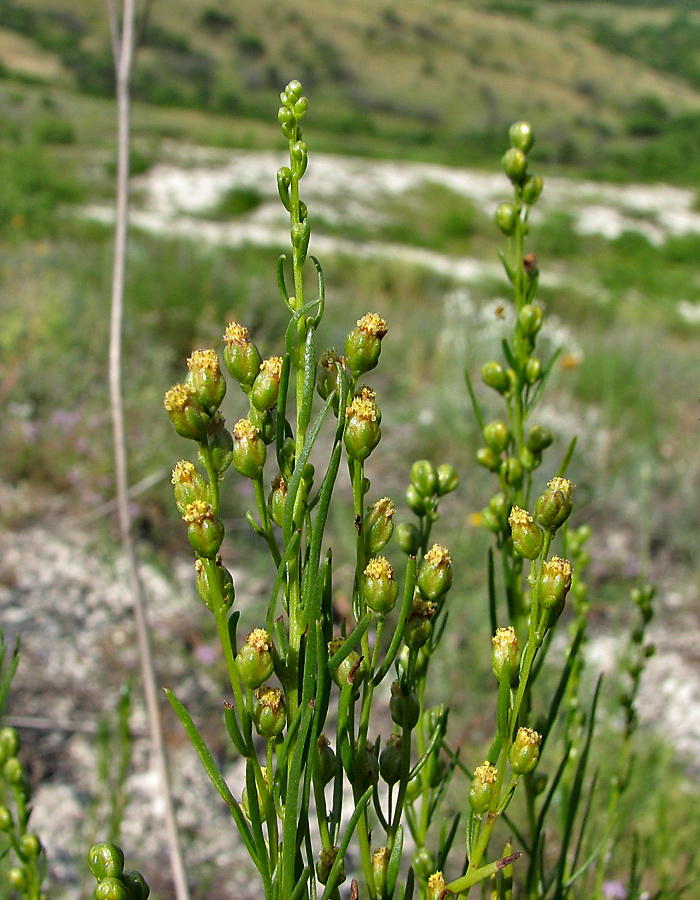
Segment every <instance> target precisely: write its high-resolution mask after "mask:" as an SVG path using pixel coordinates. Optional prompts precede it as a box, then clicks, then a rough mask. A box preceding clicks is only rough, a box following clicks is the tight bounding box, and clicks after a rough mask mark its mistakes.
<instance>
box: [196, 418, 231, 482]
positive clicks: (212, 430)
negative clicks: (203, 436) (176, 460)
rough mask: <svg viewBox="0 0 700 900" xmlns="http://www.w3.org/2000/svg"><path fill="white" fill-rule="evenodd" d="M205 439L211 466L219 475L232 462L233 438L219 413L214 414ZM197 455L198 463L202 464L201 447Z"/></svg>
mask: <svg viewBox="0 0 700 900" xmlns="http://www.w3.org/2000/svg"><path fill="white" fill-rule="evenodd" d="M207 438H208V444H209V453H210V456H211V461H212V465H213V467H214V469H215V470H216V472H217V474H219V475H221V474H222V473H223V472H225V471H226V469H228V467H229V466H230V465H231V463H232V462H233V437H232V435H231V432H230V431H229V430H228V428H227V427H226V420H225V419H224V417H223V416H222V415H221V413H220V412H217V413H214V418H213V419H212V420H211V425H210V426H209V433H208V435H207ZM198 454H199V459H200V462H202V461H203V459H204V456H203V454H202V448H201V447H200V449H199V451H198Z"/></svg>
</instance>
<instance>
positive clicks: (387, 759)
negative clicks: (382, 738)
mask: <svg viewBox="0 0 700 900" xmlns="http://www.w3.org/2000/svg"><path fill="white" fill-rule="evenodd" d="M402 755H403V738H402V737H401V735H400V734H391V735H389V738H388V739H387V742H386V747H385V748H384V749H383V750H382V752H381V755H380V757H379V774H380V775H381V776H382V778H383V779H384V781H386V783H387V784H396V782H397V781H398V780H399V778H401V757H402Z"/></svg>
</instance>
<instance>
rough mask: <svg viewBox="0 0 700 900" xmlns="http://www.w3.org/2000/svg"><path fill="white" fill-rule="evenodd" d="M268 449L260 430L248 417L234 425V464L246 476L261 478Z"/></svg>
mask: <svg viewBox="0 0 700 900" xmlns="http://www.w3.org/2000/svg"><path fill="white" fill-rule="evenodd" d="M266 456H267V450H266V448H265V442H264V441H263V439H262V437H261V435H260V430H259V429H258V428H256V426H255V425H253V423H252V422H250V421H249V420H248V419H239V420H238V422H236V424H235V425H234V426H233V464H234V466H235V467H236V469H237V471H238V472H240V474H241V475H244V476H245V477H246V478H253V479H255V478H259V477H260V475H262V471H263V467H264V465H265V458H266Z"/></svg>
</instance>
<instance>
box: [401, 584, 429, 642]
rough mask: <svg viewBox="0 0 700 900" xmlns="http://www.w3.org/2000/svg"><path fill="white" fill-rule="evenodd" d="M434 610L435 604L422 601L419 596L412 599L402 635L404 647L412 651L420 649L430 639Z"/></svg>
mask: <svg viewBox="0 0 700 900" xmlns="http://www.w3.org/2000/svg"><path fill="white" fill-rule="evenodd" d="M435 610H436V606H435V604H434V603H433V602H432V601H430V600H424V599H423V597H422V596H421V595H420V594H416V596H415V597H414V598H413V601H412V603H411V611H410V613H409V615H408V620H407V622H406V628H405V629H404V634H403V639H404V641H405V642H406V645H407V646H408V647H410V648H411V649H412V650H416V649H417V648H418V647H422V646H423V644H425V642H426V641H427V640H428V638H429V637H430V632H431V631H432V630H433V626H432V624H431V621H430V620H431V619H432V617H433V616H434V615H435Z"/></svg>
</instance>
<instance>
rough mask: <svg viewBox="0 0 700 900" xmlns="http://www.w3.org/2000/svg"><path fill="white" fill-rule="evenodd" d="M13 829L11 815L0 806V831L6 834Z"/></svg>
mask: <svg viewBox="0 0 700 900" xmlns="http://www.w3.org/2000/svg"><path fill="white" fill-rule="evenodd" d="M13 827H14V823H13V821H12V813H11V812H10V810H9V809H8V808H7V807H6V806H0V831H4V832H5V833H6V834H7V833H9V832H10V831H12V829H13Z"/></svg>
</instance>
